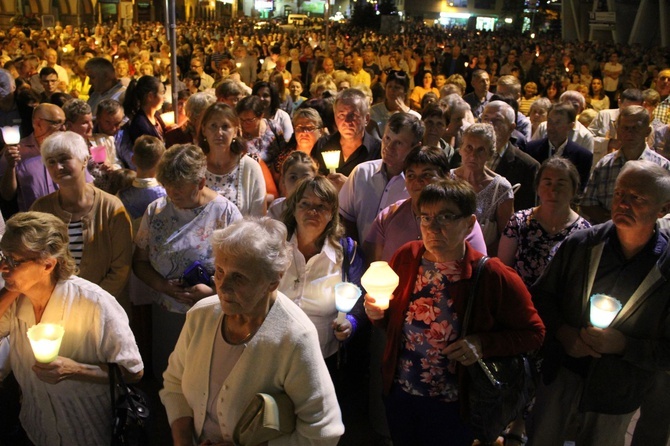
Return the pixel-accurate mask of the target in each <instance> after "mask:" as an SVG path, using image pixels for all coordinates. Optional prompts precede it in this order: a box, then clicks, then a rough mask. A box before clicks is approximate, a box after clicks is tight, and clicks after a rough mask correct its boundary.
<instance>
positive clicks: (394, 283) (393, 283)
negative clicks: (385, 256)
mask: <svg viewBox="0 0 670 446" xmlns="http://www.w3.org/2000/svg"><path fill="white" fill-rule="evenodd" d="M399 280H400V278H399V277H398V275H397V274H396V273H395V271H393V269H391V267H390V266H389V264H388V263H386V262H381V261H380V262H372V263H371V264H370V268H368V270H367V271H366V272H365V274H363V277H361V285H363V288H365V291H366V292H367V293H368V294H369V295H370V296H371V297H373V298H374V299H375V305H376V306H377V307H379V308H380V309H382V310H386V309H387V308H388V307H389V300H390V299H391V295H392V294H393V291H394V290H395V289H396V288H397V287H398V283H399Z"/></svg>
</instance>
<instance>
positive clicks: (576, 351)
mask: <svg viewBox="0 0 670 446" xmlns="http://www.w3.org/2000/svg"><path fill="white" fill-rule="evenodd" d="M556 337H557V338H558V340H559V341H560V342H561V344H562V345H563V348H565V352H566V353H567V354H568V355H569V356H572V357H573V358H583V357H585V356H592V357H594V358H600V357H601V356H602V355H603V354H614V355H621V354H623V353H624V351H625V350H626V336H624V334H623V333H621V332H620V331H619V330H617V329H615V328H611V327H609V328H596V327H586V328H575V327H569V326H567V325H564V326H562V327H561V328H559V330H558V332H557V333H556Z"/></svg>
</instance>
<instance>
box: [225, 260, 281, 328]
mask: <svg viewBox="0 0 670 446" xmlns="http://www.w3.org/2000/svg"><path fill="white" fill-rule="evenodd" d="M215 251H216V253H215V256H214V285H215V286H216V294H217V295H218V296H219V301H220V302H221V308H222V309H223V312H224V313H225V314H228V315H233V314H258V313H259V312H261V311H262V310H263V309H264V308H266V306H267V303H268V299H269V298H270V293H272V292H273V291H274V290H275V289H277V286H278V285H279V282H269V281H268V280H267V279H266V278H265V275H264V274H263V273H262V272H261V271H259V270H258V266H257V265H256V264H255V262H253V261H251V260H249V259H238V258H231V257H230V256H225V255H223V254H222V253H221V252H220V251H219V250H215Z"/></svg>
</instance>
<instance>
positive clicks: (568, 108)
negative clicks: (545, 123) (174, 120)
mask: <svg viewBox="0 0 670 446" xmlns="http://www.w3.org/2000/svg"><path fill="white" fill-rule="evenodd" d="M551 112H556V113H560V114H561V115H563V116H565V117H567V118H568V122H575V119H577V110H575V107H573V106H572V104H571V103H570V102H559V103H557V104H553V105H552V106H551V107H549V111H548V112H547V115H548V114H549V113H551Z"/></svg>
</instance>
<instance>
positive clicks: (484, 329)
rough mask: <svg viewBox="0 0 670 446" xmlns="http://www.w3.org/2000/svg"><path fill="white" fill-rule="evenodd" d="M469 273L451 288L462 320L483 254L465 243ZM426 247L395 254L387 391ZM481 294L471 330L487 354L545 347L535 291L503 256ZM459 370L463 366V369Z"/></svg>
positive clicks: (488, 271) (493, 263)
mask: <svg viewBox="0 0 670 446" xmlns="http://www.w3.org/2000/svg"><path fill="white" fill-rule="evenodd" d="M465 245H466V250H465V258H464V260H465V271H464V275H463V276H464V277H467V279H463V280H460V281H458V282H456V283H454V284H453V285H452V286H451V289H452V296H454V308H455V311H456V314H457V315H458V317H459V318H463V317H464V315H465V309H466V303H467V300H468V299H469V298H470V289H471V286H472V273H473V270H474V269H475V268H476V266H477V261H478V260H479V259H480V258H481V257H482V256H483V254H482V253H480V252H478V251H476V250H474V249H473V248H472V247H471V246H470V244H469V243H468V242H465ZM425 251H426V248H425V247H424V245H423V242H422V241H414V242H409V243H407V244H405V245H403V246H402V247H401V248H400V249H399V250H398V251H397V252H396V253H395V255H394V256H393V258H392V259H391V262H390V266H391V268H393V270H394V271H395V272H396V273H397V274H398V275H399V276H400V284H399V285H398V288H396V290H395V292H394V293H393V299H392V300H391V302H390V305H389V309H388V310H387V311H386V314H385V318H384V319H383V320H381V321H377V322H378V323H381V324H386V334H387V340H386V348H385V350H384V362H383V363H382V377H383V383H384V392H385V393H388V392H389V390H390V389H391V385H392V384H393V377H394V376H395V373H396V368H397V361H398V352H399V349H400V339H401V336H402V328H403V324H404V321H405V315H406V312H407V308H408V306H409V299H410V296H411V295H412V291H413V290H414V285H415V283H416V277H417V274H418V272H419V266H420V265H421V258H422V257H423V254H424V252H425ZM479 281H480V283H479V292H478V296H477V299H476V301H475V306H474V307H473V308H472V316H471V320H470V329H469V333H470V334H477V335H479V337H480V339H481V342H482V353H483V356H484V357H485V358H486V357H490V356H511V355H516V354H519V353H525V352H529V351H532V350H536V349H538V348H540V346H541V345H542V341H543V340H544V331H545V330H544V324H543V323H542V320H541V319H540V316H538V314H537V311H536V310H535V306H533V303H532V301H531V296H530V293H529V292H528V289H527V288H526V286H525V285H524V283H523V281H522V280H521V278H520V277H519V276H518V275H517V273H516V272H515V271H514V270H513V269H511V268H509V267H507V266H505V265H504V264H503V263H502V262H501V261H500V260H499V259H498V258H495V257H492V258H491V259H489V261H488V262H486V266H485V267H484V270H483V271H482V275H481V277H480V279H479ZM459 369H460V371H459V373H462V372H463V370H464V369H463V368H462V367H461V368H459Z"/></svg>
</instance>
